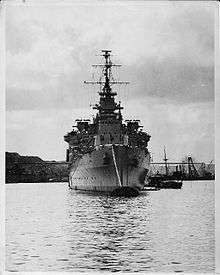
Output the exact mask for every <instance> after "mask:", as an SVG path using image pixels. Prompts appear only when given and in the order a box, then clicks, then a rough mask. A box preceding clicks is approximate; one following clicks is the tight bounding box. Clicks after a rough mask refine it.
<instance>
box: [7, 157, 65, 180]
mask: <svg viewBox="0 0 220 275" xmlns="http://www.w3.org/2000/svg"><path fill="white" fill-rule="evenodd" d="M5 158H6V183H21V182H60V181H68V165H67V164H65V163H60V162H56V161H51V162H50V161H44V160H42V159H41V158H39V157H37V156H21V155H19V154H18V153H16V152H6V154H5Z"/></svg>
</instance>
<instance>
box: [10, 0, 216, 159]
mask: <svg viewBox="0 0 220 275" xmlns="http://www.w3.org/2000/svg"><path fill="white" fill-rule="evenodd" d="M214 9H215V5H214V3H211V2H207V1H206V2H200V1H198V2H197V1H195V2H189V3H188V2H182V1H180V2H175V1H163V2H157V1H155V2H127V1H126V2H106V3H104V2H96V3H84V4H82V3H77V4H74V5H71V4H69V5H64V4H63V5H57V6H56V5H29V6H9V7H7V13H6V50H7V56H6V73H7V75H6V84H7V89H6V100H7V102H6V107H7V114H8V115H7V147H8V150H14V151H16V148H20V152H25V154H29V153H31V154H40V155H41V156H42V157H43V158H45V159H49V158H57V159H62V158H64V154H65V153H64V151H65V149H64V147H65V146H64V145H63V143H60V141H61V139H62V136H63V135H64V134H65V132H67V131H69V130H70V129H71V123H72V118H73V119H76V118H79V117H83V118H85V117H87V116H88V115H89V114H90V111H91V110H90V109H89V103H94V102H95V101H97V100H98V96H97V91H98V90H99V88H98V87H93V86H92V87H88V88H85V86H84V85H83V81H84V80H89V79H90V78H91V77H92V76H91V75H92V74H91V73H94V72H93V71H92V70H91V69H90V66H91V64H94V63H99V62H101V58H100V57H99V56H95V54H98V53H99V51H100V50H101V49H106V48H109V49H112V51H113V54H115V55H114V56H113V57H112V58H113V61H115V62H116V63H121V64H122V65H124V67H122V71H121V73H120V75H121V77H120V79H121V80H129V81H130V82H131V84H130V87H126V88H121V87H115V90H116V91H117V92H118V93H119V96H118V98H119V99H121V100H122V104H123V105H124V106H125V107H126V108H125V110H124V112H123V114H124V116H125V117H126V118H138V117H139V118H141V119H142V121H143V125H144V126H145V127H146V129H147V130H148V129H149V132H150V134H151V135H152V139H151V143H150V144H151V145H150V147H151V148H152V150H153V151H154V152H155V151H157V152H156V154H157V158H158V160H159V159H160V157H161V156H160V154H159V150H160V149H159V148H160V146H163V144H165V145H167V147H168V148H167V149H168V152H170V153H169V154H171V156H170V157H171V158H175V159H178V158H180V157H181V156H182V155H183V154H186V153H195V154H196V156H197V157H198V158H199V159H200V160H203V159H204V160H205V159H211V158H212V157H211V155H214V149H213V148H214V145H213V140H214V130H213V128H214V118H213V110H214V106H213V101H214ZM95 76H98V74H97V73H95ZM116 77H118V72H116ZM60 125H62V126H60ZM65 125H66V127H65ZM67 126H68V127H67ZM42 129H44V131H42ZM60 138H61V139H60ZM36 140H37V141H38V142H39V144H38V145H37V146H36V144H34V145H33V141H36ZM49 141H50V142H49ZM48 143H49V147H48ZM198 144H199V145H198ZM63 146H64V147H63ZM201 148H203V149H201ZM174 149H175V150H174ZM171 152H172V153H171Z"/></svg>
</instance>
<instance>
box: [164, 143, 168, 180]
mask: <svg viewBox="0 0 220 275" xmlns="http://www.w3.org/2000/svg"><path fill="white" fill-rule="evenodd" d="M163 160H164V162H165V169H166V176H168V173H169V171H168V164H167V161H168V158H167V155H166V148H165V146H164V159H163Z"/></svg>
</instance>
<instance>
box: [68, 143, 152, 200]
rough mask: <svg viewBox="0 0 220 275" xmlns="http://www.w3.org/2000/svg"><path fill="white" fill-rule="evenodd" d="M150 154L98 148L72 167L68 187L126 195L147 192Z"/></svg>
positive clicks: (125, 149)
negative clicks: (146, 183)
mask: <svg viewBox="0 0 220 275" xmlns="http://www.w3.org/2000/svg"><path fill="white" fill-rule="evenodd" d="M149 163H150V156H149V153H148V152H147V153H146V151H145V150H143V149H140V148H137V147H135V148H130V147H128V146H123V145H122V146H120V145H114V146H112V145H105V146H99V147H97V148H96V149H94V150H93V151H92V152H90V153H87V154H84V155H82V156H78V157H77V158H76V159H75V160H74V161H73V162H72V165H71V167H70V174H69V187H70V188H72V189H76V190H85V191H97V192H106V193H111V194H113V195H114V194H115V195H117V194H118V195H123V193H124V194H125V195H126V194H127V193H129V192H130V191H131V193H132V191H133V193H134V194H136V195H137V194H138V192H139V191H140V190H142V189H143V188H144V185H145V180H146V178H147V174H148V171H149Z"/></svg>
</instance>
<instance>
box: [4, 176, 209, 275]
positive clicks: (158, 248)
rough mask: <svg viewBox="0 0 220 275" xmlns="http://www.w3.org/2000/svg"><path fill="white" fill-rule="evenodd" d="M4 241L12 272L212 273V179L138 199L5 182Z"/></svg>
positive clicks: (9, 268) (55, 185)
mask: <svg viewBox="0 0 220 275" xmlns="http://www.w3.org/2000/svg"><path fill="white" fill-rule="evenodd" d="M6 245H7V246H6V252H7V255H6V269H7V270H9V271H111V272H117V271H124V272H126V271H127V272H135V271H138V272H141V271H143V272H147V271H149V272H169V271H171V272H196V271H197V272H211V271H213V270H214V184H213V182H208V181H206V182H205V181H204V182H194V183H191V182H186V183H184V185H183V188H182V189H181V190H160V191H156V192H155V191H154V192H149V193H147V192H145V193H143V194H141V195H140V196H138V197H135V198H116V197H109V196H105V195H101V194H94V193H85V192H80V191H74V190H69V189H68V188H67V186H66V185H64V184H19V185H8V186H7V187H6Z"/></svg>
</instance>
